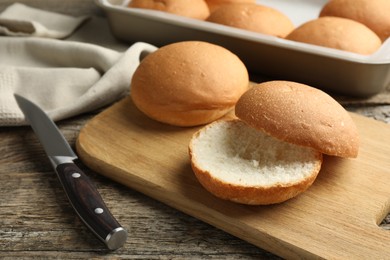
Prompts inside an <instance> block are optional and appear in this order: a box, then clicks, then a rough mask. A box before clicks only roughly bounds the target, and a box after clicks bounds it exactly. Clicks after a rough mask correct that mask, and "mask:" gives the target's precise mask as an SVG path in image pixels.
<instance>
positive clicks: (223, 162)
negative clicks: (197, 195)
mask: <svg viewBox="0 0 390 260" xmlns="http://www.w3.org/2000/svg"><path fill="white" fill-rule="evenodd" d="M189 153H190V158H191V166H192V169H193V171H194V173H195V176H196V177H197V179H198V180H199V182H200V183H201V184H202V186H203V187H204V188H205V189H206V190H208V191H209V192H211V193H212V194H214V195H215V196H217V197H219V198H222V199H225V200H230V201H233V202H237V203H242V204H249V205H267V204H274V203H280V202H284V201H286V200H288V199H291V198H293V197H295V196H297V195H298V194H300V193H302V192H304V191H305V190H307V189H308V188H309V187H310V186H311V185H312V183H313V182H314V180H315V179H316V177H317V175H318V172H319V171H320V168H321V164H322V154H321V153H320V152H317V151H315V150H313V149H310V148H305V147H301V146H297V145H293V144H289V143H286V142H282V141H279V140H277V139H275V138H273V137H271V136H268V135H266V134H264V133H262V132H260V131H258V130H256V129H254V128H252V127H250V126H248V125H247V124H246V123H244V122H243V121H240V120H233V121H223V120H221V121H216V122H214V123H212V124H210V125H207V126H206V127H204V128H202V129H201V130H200V131H198V132H197V133H195V134H194V136H193V137H192V139H191V142H190V145H189Z"/></svg>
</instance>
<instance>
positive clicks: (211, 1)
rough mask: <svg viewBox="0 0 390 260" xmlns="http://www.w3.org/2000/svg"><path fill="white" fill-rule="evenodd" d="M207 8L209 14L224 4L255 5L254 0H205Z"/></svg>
mask: <svg viewBox="0 0 390 260" xmlns="http://www.w3.org/2000/svg"><path fill="white" fill-rule="evenodd" d="M205 1H206V4H207V5H208V6H209V9H210V12H213V11H215V10H216V9H217V8H219V7H221V6H222V5H226V4H237V3H252V4H254V3H256V0H205Z"/></svg>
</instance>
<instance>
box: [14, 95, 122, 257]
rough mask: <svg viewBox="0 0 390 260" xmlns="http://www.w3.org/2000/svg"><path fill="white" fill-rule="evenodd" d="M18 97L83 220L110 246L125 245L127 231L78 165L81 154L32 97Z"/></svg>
mask: <svg viewBox="0 0 390 260" xmlns="http://www.w3.org/2000/svg"><path fill="white" fill-rule="evenodd" d="M15 99H16V102H17V103H18V105H19V107H20V109H21V110H22V112H23V114H24V115H25V117H26V120H27V121H28V122H29V124H30V125H31V127H32V129H33V130H34V132H35V134H36V135H37V137H38V139H39V141H40V142H41V144H42V146H43V148H44V150H45V152H46V154H47V156H48V158H49V160H50V162H51V164H52V166H53V168H54V170H55V172H56V173H57V176H58V178H59V180H60V182H61V184H62V186H63V188H64V190H65V193H66V195H67V197H68V199H69V202H70V204H71V205H72V207H73V209H74V210H75V211H76V213H77V214H78V216H79V217H80V219H81V220H82V221H83V222H84V224H85V225H86V226H87V227H88V228H89V229H90V230H91V231H92V232H93V233H94V234H95V235H96V236H97V237H98V238H99V239H100V240H101V241H102V242H103V243H104V244H105V245H106V246H107V247H108V248H109V249H111V250H115V249H118V248H120V247H121V246H123V245H124V243H125V242H126V239H127V231H126V230H125V229H124V228H123V227H122V226H121V225H120V224H119V223H118V221H117V220H116V219H115V217H114V216H113V215H112V214H111V212H110V211H109V209H108V208H107V206H106V205H105V203H104V201H103V199H102V197H101V196H100V194H99V192H98V190H97V189H96V188H95V186H94V185H93V184H92V182H91V181H90V179H89V178H88V177H87V175H86V174H85V173H84V172H83V171H82V170H81V169H80V168H79V167H78V166H77V165H76V164H75V160H76V159H77V158H78V157H77V155H76V154H75V153H74V152H73V150H72V148H71V147H70V145H69V143H68V142H67V141H66V139H65V138H64V136H63V135H62V134H61V132H60V131H59V129H58V128H57V126H56V125H55V123H54V122H53V121H52V120H51V119H50V118H49V117H48V115H47V114H46V113H45V112H44V111H43V110H42V109H41V108H40V107H38V106H37V105H36V104H34V103H33V102H31V101H30V100H28V99H26V98H24V97H22V96H20V95H18V94H15Z"/></svg>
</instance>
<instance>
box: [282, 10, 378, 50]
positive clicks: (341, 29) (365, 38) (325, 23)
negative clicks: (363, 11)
mask: <svg viewBox="0 0 390 260" xmlns="http://www.w3.org/2000/svg"><path fill="white" fill-rule="evenodd" d="M286 39H288V40H292V41H297V42H304V43H309V44H314V45H319V46H324V47H329V48H334V49H339V50H344V51H349V52H354V53H359V54H363V55H369V54H372V53H374V52H375V51H377V50H378V49H379V48H380V46H381V44H382V42H381V40H380V39H379V37H378V36H377V35H376V34H375V33H374V32H373V31H371V30H370V29H369V28H368V27H366V26H365V25H363V24H361V23H359V22H356V21H353V20H350V19H345V18H339V17H320V18H318V19H315V20H311V21H309V22H306V23H304V24H302V25H301V26H299V27H298V28H296V29H295V30H294V31H292V32H291V33H290V34H289V35H288V36H287V37H286Z"/></svg>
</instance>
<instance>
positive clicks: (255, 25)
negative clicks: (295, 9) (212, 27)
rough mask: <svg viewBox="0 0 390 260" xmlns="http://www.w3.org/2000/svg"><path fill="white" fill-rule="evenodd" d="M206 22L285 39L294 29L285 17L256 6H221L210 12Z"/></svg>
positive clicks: (270, 9) (279, 13) (264, 7)
mask: <svg viewBox="0 0 390 260" xmlns="http://www.w3.org/2000/svg"><path fill="white" fill-rule="evenodd" d="M207 21H209V22H213V23H218V24H223V25H227V26H231V27H236V28H240V29H245V30H248V31H253V32H258V33H263V34H268V35H273V36H278V37H285V36H286V35H287V34H289V33H290V32H291V31H292V30H293V29H294V24H293V23H292V22H291V20H290V19H289V18H288V17H287V16H286V15H284V14H283V13H281V12H279V11H278V10H276V9H273V8H271V7H267V6H263V5H257V4H229V5H223V6H221V7H220V8H218V9H217V10H215V11H214V12H212V13H211V14H210V16H209V17H208V18H207Z"/></svg>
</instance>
